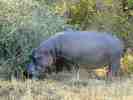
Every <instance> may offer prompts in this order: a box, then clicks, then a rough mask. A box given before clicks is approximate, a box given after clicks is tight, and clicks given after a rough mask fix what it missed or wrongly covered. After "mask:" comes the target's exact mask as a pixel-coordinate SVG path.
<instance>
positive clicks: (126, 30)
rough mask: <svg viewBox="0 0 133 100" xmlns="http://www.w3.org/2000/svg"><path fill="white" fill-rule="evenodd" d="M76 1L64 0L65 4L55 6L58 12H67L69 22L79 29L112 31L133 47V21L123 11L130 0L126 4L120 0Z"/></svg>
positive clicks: (128, 45)
mask: <svg viewBox="0 0 133 100" xmlns="http://www.w3.org/2000/svg"><path fill="white" fill-rule="evenodd" d="M78 1H79V2H76V3H70V2H67V1H66V0H64V4H65V5H60V4H58V5H57V7H56V8H57V11H59V13H60V12H61V11H62V13H63V14H65V13H67V17H68V23H69V24H72V25H76V26H78V27H79V29H80V30H97V31H106V32H110V33H113V34H115V35H117V36H118V37H120V38H121V39H124V42H125V44H126V47H133V35H132V30H133V29H132V27H133V23H132V21H131V20H130V18H132V16H130V15H129V12H128V11H125V9H126V8H128V6H129V5H128V4H130V5H131V4H132V3H131V1H132V0H129V1H128V4H127V5H126V3H125V2H124V1H122V0H115V1H114V0H78ZM99 1H100V2H99ZM124 3H125V4H124ZM124 5H125V6H124ZM64 6H65V7H64ZM64 8H65V9H64ZM127 10H128V9H127ZM130 13H131V11H130ZM129 16H130V18H129Z"/></svg>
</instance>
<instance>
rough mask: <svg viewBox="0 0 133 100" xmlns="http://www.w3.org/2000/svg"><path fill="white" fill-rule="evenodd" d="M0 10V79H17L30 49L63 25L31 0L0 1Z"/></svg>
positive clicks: (27, 60) (47, 8) (48, 9)
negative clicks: (13, 77) (14, 77)
mask: <svg viewBox="0 0 133 100" xmlns="http://www.w3.org/2000/svg"><path fill="white" fill-rule="evenodd" d="M0 10H1V11H0V76H1V77H6V78H11V77H12V76H14V75H15V76H17V77H21V75H22V73H23V71H24V68H25V66H26V64H27V63H28V62H29V61H30V58H29V55H30V54H31V50H32V48H35V47H36V46H37V45H38V44H39V43H40V42H41V41H42V40H44V39H46V38H47V37H49V36H51V35H53V34H55V33H56V32H58V31H61V30H63V29H64V27H66V26H67V25H66V24H65V20H64V18H62V17H60V16H58V15H56V14H55V13H54V11H53V10H52V9H51V7H50V6H48V5H46V4H45V5H40V4H39V3H38V2H36V1H33V0H28V1H27V0H22V1H20V0H8V1H7V0H0Z"/></svg>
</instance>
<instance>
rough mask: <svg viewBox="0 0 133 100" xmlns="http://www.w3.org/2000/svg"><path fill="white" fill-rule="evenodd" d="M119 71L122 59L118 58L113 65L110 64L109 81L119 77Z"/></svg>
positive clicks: (113, 61)
mask: <svg viewBox="0 0 133 100" xmlns="http://www.w3.org/2000/svg"><path fill="white" fill-rule="evenodd" d="M119 71H120V59H119V58H117V59H114V60H112V62H111V64H109V69H108V77H109V79H112V78H114V77H116V76H118V75H119Z"/></svg>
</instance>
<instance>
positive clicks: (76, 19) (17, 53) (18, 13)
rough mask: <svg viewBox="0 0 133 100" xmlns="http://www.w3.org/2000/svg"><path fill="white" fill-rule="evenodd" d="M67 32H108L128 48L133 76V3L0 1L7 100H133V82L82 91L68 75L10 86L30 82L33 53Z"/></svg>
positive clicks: (0, 87) (89, 85) (0, 92)
mask: <svg viewBox="0 0 133 100" xmlns="http://www.w3.org/2000/svg"><path fill="white" fill-rule="evenodd" d="M67 29H73V30H87V31H90V30H94V31H101V32H105V31H106V32H109V33H112V34H113V35H116V36H118V37H119V38H120V39H121V40H123V41H124V44H125V48H128V50H127V52H126V54H125V56H124V57H123V58H122V64H121V66H122V69H123V72H124V73H126V74H130V76H132V72H133V33H132V32H133V0H0V80H1V81H0V98H1V100H132V99H133V88H132V87H133V85H132V83H133V79H132V78H130V79H127V80H126V81H125V80H124V82H123V81H122V82H115V83H112V84H107V83H106V82H104V81H98V80H90V81H89V80H88V81H87V82H86V81H82V82H81V83H77V84H78V85H76V87H75V85H74V87H73V83H72V84H71V81H66V80H64V79H65V77H63V76H62V75H61V76H57V77H58V78H59V79H58V78H57V77H55V76H54V77H52V76H51V78H50V79H46V80H45V81H43V80H41V81H38V82H36V81H33V80H27V81H24V82H22V80H21V81H19V82H18V81H16V80H11V81H9V80H10V79H12V78H14V77H15V78H16V77H17V79H24V78H25V77H24V72H25V66H26V65H27V64H28V63H29V62H30V61H31V58H30V55H31V52H32V49H33V48H35V47H37V46H38V45H39V43H40V42H41V41H43V40H45V39H47V38H48V37H50V36H52V35H54V34H55V33H56V32H59V31H63V30H67ZM100 71H101V70H100ZM103 73H104V71H103V72H102V74H101V73H99V74H98V72H97V71H96V72H95V74H97V75H101V76H102V75H103ZM2 79H4V80H5V79H7V80H8V81H2ZM66 79H67V78H66ZM57 80H62V81H61V82H60V81H57ZM101 91H102V92H101Z"/></svg>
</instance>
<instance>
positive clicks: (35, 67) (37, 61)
mask: <svg viewBox="0 0 133 100" xmlns="http://www.w3.org/2000/svg"><path fill="white" fill-rule="evenodd" d="M31 58H32V63H30V64H29V65H28V66H27V72H28V73H29V74H30V75H32V76H33V78H34V77H39V76H41V75H45V74H46V73H47V72H48V70H49V68H50V66H51V65H52V64H53V57H52V55H51V54H50V51H49V50H48V49H46V48H37V49H34V50H33V52H32V55H31Z"/></svg>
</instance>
